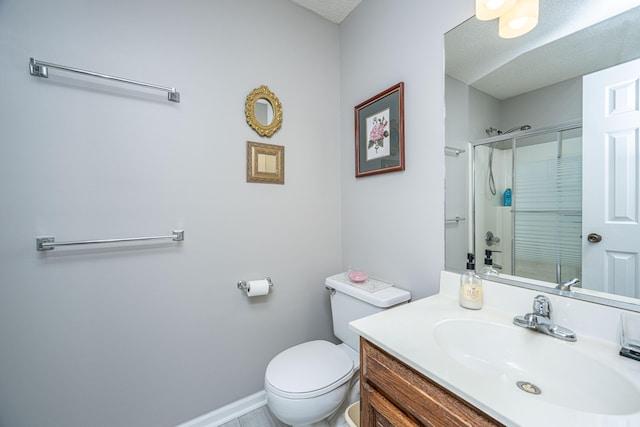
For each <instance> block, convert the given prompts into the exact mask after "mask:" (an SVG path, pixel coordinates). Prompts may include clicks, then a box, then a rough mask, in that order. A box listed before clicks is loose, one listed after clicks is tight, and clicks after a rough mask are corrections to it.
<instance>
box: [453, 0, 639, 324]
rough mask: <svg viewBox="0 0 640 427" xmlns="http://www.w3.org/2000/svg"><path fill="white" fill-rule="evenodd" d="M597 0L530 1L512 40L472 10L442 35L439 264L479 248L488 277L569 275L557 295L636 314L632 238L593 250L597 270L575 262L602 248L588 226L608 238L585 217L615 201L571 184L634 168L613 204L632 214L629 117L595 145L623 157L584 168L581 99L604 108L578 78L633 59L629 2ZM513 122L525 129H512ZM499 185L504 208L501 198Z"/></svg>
mask: <svg viewBox="0 0 640 427" xmlns="http://www.w3.org/2000/svg"><path fill="white" fill-rule="evenodd" d="M559 3H563V4H559ZM609 6H611V7H604V8H603V5H602V2H598V1H596V0H584V1H581V2H571V3H568V4H564V2H555V1H552V0H541V2H540V8H541V11H540V17H541V18H540V19H541V21H540V24H539V26H538V28H536V29H534V30H533V31H532V32H531V33H529V34H527V35H526V36H523V37H521V38H520V39H514V40H509V41H505V40H499V38H498V37H497V36H496V35H495V34H493V33H494V31H495V29H494V28H487V27H485V26H486V23H483V22H480V21H478V20H476V19H475V18H472V19H470V20H469V21H467V22H465V23H463V24H461V25H460V26H459V27H456V28H455V29H453V30H452V31H450V32H449V33H447V34H446V35H445V51H446V76H445V82H446V83H445V94H446V99H445V105H446V110H447V111H446V120H445V146H446V147H447V148H448V150H446V151H445V168H446V186H445V192H446V198H445V220H446V222H445V251H446V253H445V268H446V269H448V270H453V271H461V270H464V269H465V259H466V253H467V252H473V253H475V254H476V270H477V271H480V270H481V269H482V267H483V259H484V258H485V251H486V250H489V251H492V252H491V262H493V267H496V266H497V267H501V268H500V269H498V272H499V275H498V276H497V277H496V278H495V280H497V281H502V282H505V283H510V284H517V285H521V286H527V287H534V288H535V287H536V286H537V287H543V288H546V289H547V290H550V291H551V292H556V291H555V290H551V289H548V288H553V287H555V285H556V284H557V283H561V282H564V281H567V280H569V279H571V278H573V277H578V278H581V279H582V288H579V289H576V288H572V290H573V292H571V293H570V294H569V295H568V296H573V297H576V298H581V299H586V300H592V301H597V302H600V303H603V304H611V305H616V306H619V307H625V308H628V309H631V310H635V311H640V271H639V268H640V255H638V254H639V253H640V237H639V238H636V237H633V238H627V239H626V241H627V242H626V243H625V246H624V249H621V247H618V249H614V250H610V249H604V250H603V249H598V250H600V251H604V252H602V254H601V255H597V257H600V259H602V260H606V261H605V262H604V263H603V264H601V265H600V266H598V267H596V270H600V273H599V274H598V275H595V274H593V269H592V270H589V272H587V270H586V269H585V262H587V261H585V259H583V257H584V256H586V254H587V253H588V252H593V251H594V248H603V247H604V246H598V245H599V244H595V245H594V243H593V240H589V239H588V235H599V236H600V235H601V236H602V242H605V241H606V240H607V238H608V236H607V235H604V234H603V233H602V232H600V231H601V230H603V229H605V228H604V227H606V222H607V220H604V221H603V220H601V221H602V222H601V224H603V223H604V224H605V225H604V226H603V225H594V226H588V225H587V223H590V222H591V221H592V220H591V219H590V218H589V216H590V215H591V213H592V212H598V213H599V212H605V211H606V210H607V209H608V208H607V206H614V205H615V203H616V202H615V201H610V202H607V201H605V199H604V198H600V199H599V200H598V201H596V202H594V201H593V200H591V199H593V197H592V196H591V193H592V192H593V191H591V189H592V188H593V187H589V188H590V191H582V187H583V186H584V185H585V183H586V182H587V181H586V179H587V178H589V179H591V180H592V181H594V182H598V180H599V182H600V184H598V185H599V187H603V184H602V183H603V182H610V181H611V182H612V181H614V180H615V179H619V177H620V176H623V175H624V174H627V175H631V176H633V177H636V178H635V183H634V181H633V180H632V181H630V182H628V183H627V184H628V185H627V187H626V188H627V189H628V191H627V192H626V195H625V197H626V198H625V199H624V200H623V199H620V198H618V199H617V200H618V202H617V203H618V205H625V206H628V205H632V206H633V207H634V208H632V209H631V210H633V215H631V214H627V213H625V214H624V215H626V218H627V221H626V222H634V221H635V224H636V225H637V224H638V223H639V222H640V221H637V220H633V218H636V219H637V215H638V212H637V208H638V183H637V176H638V171H639V167H638V152H637V148H633V147H638V141H637V135H638V131H637V127H638V123H639V122H640V119H639V118H636V119H635V125H633V126H634V129H636V131H635V135H636V136H635V138H636V139H635V140H633V141H631V140H630V139H625V140H624V141H623V142H620V141H614V142H615V143H612V145H611V147H613V148H607V150H608V151H607V150H605V149H604V147H602V148H600V149H598V150H597V151H596V153H597V154H595V158H600V159H601V161H600V163H604V162H602V159H604V158H605V157H607V156H609V155H610V157H611V158H613V159H614V160H615V161H616V162H617V163H618V165H620V164H622V163H624V164H625V168H626V169H625V170H624V171H622V170H620V171H619V172H617V173H618V175H617V176H616V177H613V176H611V177H605V176H604V175H600V176H599V177H597V178H596V177H595V173H594V170H595V166H596V165H594V162H596V160H595V159H594V154H593V153H592V152H593V149H592V148H591V147H592V143H591V142H590V143H589V144H586V143H584V142H583V140H584V141H592V140H594V139H595V140H597V141H604V140H606V139H607V138H605V137H604V135H603V134H602V135H600V136H598V135H596V136H593V135H592V134H593V131H592V130H591V129H593V128H594V126H593V125H591V124H590V123H586V122H584V123H583V121H584V120H587V119H586V117H588V116H587V115H586V113H585V115H584V117H585V118H583V98H584V99H585V105H593V106H594V107H593V108H592V109H593V110H597V111H605V106H604V105H603V104H602V102H604V101H598V100H597V99H594V100H592V96H593V95H592V92H593V91H591V92H589V91H590V89H589V88H588V86H586V85H585V88H583V76H584V75H587V74H592V75H597V74H595V73H596V72H599V73H600V72H602V73H604V72H605V71H602V70H607V69H610V68H611V67H613V66H615V65H616V64H619V63H628V62H629V61H632V60H634V59H636V58H639V57H640V7H639V6H640V0H629V1H624V2H620V3H616V4H615V5H614V4H611V5H609ZM594 7H595V9H594ZM563 8H564V9H566V10H563ZM598 8H599V9H598ZM605 9H606V10H605ZM483 25H485V26H483ZM490 33H491V34H490ZM488 37H493V38H494V39H495V40H489V39H488ZM576 58H579V60H577V59H576ZM485 59H486V61H485ZM639 75H640V62H638V65H637V67H636V77H635V78H636V79H637V78H638V76H639ZM612 87H616V86H615V85H614V86H612ZM616 90H617V89H616ZM598 91H599V92H602V93H605V92H606V91H605V90H604V88H602V89H597V90H596V92H598ZM623 93H624V94H625V95H624V96H625V97H626V96H627V95H629V96H631V97H633V96H636V95H631V94H632V93H636V94H637V92H633V91H621V90H618V92H615V91H614V95H617V96H618V98H620V97H622V96H623ZM598 102H600V104H598ZM632 104H633V103H632ZM630 105H631V104H630ZM635 105H636V106H637V103H636V104H635ZM635 109H636V110H637V107H636V108H635ZM587 110H588V108H587V107H585V112H586V111H587ZM631 110H633V108H631ZM600 115H601V114H600ZM636 117H637V116H636ZM589 121H590V119H589ZM631 123H634V122H633V121H632V122H631ZM525 124H526V125H530V126H531V128H530V129H526V128H525V130H521V126H522V125H525ZM583 130H584V132H585V134H584V135H582V132H583ZM630 138H631V137H630ZM609 140H615V138H613V139H611V138H609ZM616 144H617V145H616ZM634 144H635V145H634ZM616 147H618V148H616ZM622 147H625V148H622ZM605 152H607V153H609V154H607V156H605ZM616 156H617V157H616ZM612 161H613V160H612ZM583 163H584V164H583ZM609 166H611V165H609ZM599 167H600V166H599ZM607 167H608V166H604V167H600V169H605V170H606V168H607ZM582 171H584V174H582ZM583 175H584V177H583ZM582 178H585V183H583V182H582ZM592 181H589V182H592ZM588 185H592V184H588ZM611 188H612V187H611ZM507 189H510V190H511V191H510V196H511V206H505V200H504V199H505V191H506V190H507ZM605 191H606V189H605ZM494 192H495V194H492V193H494ZM619 193H620V194H622V193H624V191H619ZM587 195H588V196H589V197H586V196H587ZM583 196H584V197H583ZM583 199H584V200H583ZM586 199H589V200H588V201H587V200H586ZM612 203H613V205H612ZM627 211H629V209H627ZM634 215H635V216H634ZM630 217H633V218H631V219H632V221H629V218H630ZM620 218H622V216H620ZM609 222H610V221H609ZM621 222H622V221H621ZM636 228H638V229H640V226H636ZM629 233H638V234H629ZM625 234H626V236H631V235H633V236H640V231H633V232H625ZM609 240H611V239H609ZM623 240H624V239H623ZM629 241H633V243H632V244H628V242H629ZM605 255H606V256H605ZM587 263H590V264H593V262H591V261H589V262H587ZM583 273H584V274H583ZM557 292H560V291H557ZM564 294H566V292H565V293H564Z"/></svg>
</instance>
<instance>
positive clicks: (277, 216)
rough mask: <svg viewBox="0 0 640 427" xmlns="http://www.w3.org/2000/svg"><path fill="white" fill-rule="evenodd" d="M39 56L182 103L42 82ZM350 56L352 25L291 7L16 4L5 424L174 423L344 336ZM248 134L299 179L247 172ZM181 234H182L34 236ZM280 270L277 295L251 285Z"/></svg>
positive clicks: (7, 153)
mask: <svg viewBox="0 0 640 427" xmlns="http://www.w3.org/2000/svg"><path fill="white" fill-rule="evenodd" d="M247 11H251V13H247ZM256 40H260V41H261V44H260V45H259V46H258V45H256V42H255V41H256ZM30 56H33V57H35V58H37V59H40V60H44V61H49V62H54V63H59V64H65V65H69V66H75V67H78V68H85V69H89V70H94V71H98V72H103V73H107V74H113V75H116V76H123V77H128V78H131V79H135V80H141V81H147V82H151V83H156V84H161V85H172V86H175V87H176V88H177V89H178V90H179V91H180V92H181V94H182V102H181V103H179V104H174V103H169V102H167V101H166V95H164V94H161V93H158V94H156V92H152V93H151V94H150V95H144V96H143V95H139V93H140V91H139V90H137V89H135V88H132V87H129V86H122V85H115V86H117V89H112V88H110V87H112V86H114V85H110V84H108V83H106V82H105V81H98V80H87V79H83V78H81V77H80V76H73V75H69V74H63V73H61V72H56V71H55V70H50V74H51V77H50V79H49V80H45V79H37V78H35V77H31V76H30V75H29V73H28V61H29V57H30ZM339 59H340V58H339V30H338V26H336V25H335V24H332V23H330V22H328V21H326V20H323V19H321V18H320V17H318V16H316V15H315V14H312V13H311V12H309V11H307V10H305V9H303V8H301V7H299V6H297V5H295V4H293V3H292V2H289V1H287V0H269V1H264V0H215V1H212V0H190V1H169V0H137V1H135V2H129V1H126V2H125V1H121V0H116V1H100V0H60V1H56V2H49V1H43V0H4V1H2V2H0V76H1V81H2V88H3V96H2V97H1V98H0V117H1V118H2V119H1V122H2V127H1V132H2V143H1V144H0V147H1V150H2V152H1V155H0V177H1V179H0V194H1V195H2V200H3V202H2V209H0V223H2V224H3V225H4V227H5V229H4V231H3V233H2V243H1V244H0V343H1V345H0V349H1V350H0V426H2V427H22V426H24V427H32V426H43V425H48V426H140V427H141V426H154V427H157V426H171V425H176V424H177V423H179V422H182V421H186V420H189V419H192V418H194V417H196V416H199V415H201V414H203V413H207V412H209V411H212V410H214V409H216V408H219V407H221V406H223V405H225V404H227V403H229V402H231V401H234V400H237V399H239V398H242V397H245V396H248V395H250V394H252V393H255V392H257V391H259V390H261V389H262V388H263V376H264V370H265V368H266V365H267V363H268V361H269V360H270V359H271V358H272V357H273V356H274V355H275V354H277V353H278V352H280V351H281V350H283V349H284V348H286V347H288V346H291V345H293V344H296V343H299V342H302V341H305V340H309V339H316V338H324V339H332V334H331V324H330V317H329V307H328V296H327V293H326V291H325V290H324V286H323V285H324V278H325V277H326V276H328V275H331V274H333V273H335V272H337V271H339V269H340V267H341V246H340V237H341V236H340V215H341V212H340V173H341V169H340V155H341V153H340V142H339V141H340V130H339V123H340V111H339V107H340V93H339V90H340V87H339V85H338V82H339V80H340V74H339V73H340V69H339ZM85 80H86V83H83V81H85ZM262 84H267V85H269V87H270V88H271V89H272V90H273V91H274V92H275V93H276V95H277V96H278V97H279V99H280V101H281V102H282V105H283V109H284V121H283V125H282V129H281V130H280V131H278V132H277V133H276V134H275V135H274V136H273V137H272V138H270V139H267V138H261V137H259V136H258V135H257V134H256V133H255V132H254V131H253V130H252V129H251V128H250V127H249V126H248V125H247V124H246V121H245V117H244V101H245V97H246V96H247V94H248V93H249V92H250V91H251V90H252V89H254V88H256V87H258V86H260V85H262ZM247 140H250V141H258V142H266V143H272V144H278V145H283V146H285V150H286V151H285V160H286V176H285V179H286V181H285V182H286V183H285V185H284V186H279V185H265V184H247V183H246V182H245V154H246V146H245V144H246V141H247ZM174 228H184V230H185V241H184V242H183V243H182V244H179V245H177V244H174V243H168V244H166V243H165V244H152V245H148V244H147V245H143V244H141V245H131V246H127V247H125V248H118V249H114V248H111V249H107V248H105V247H100V248H98V247H95V248H88V247H86V248H82V249H77V248H76V249H72V248H67V249H64V248H63V249H60V248H58V249H56V250H55V251H52V252H50V253H37V252H36V251H35V238H36V236H40V235H55V237H56V239H57V240H59V241H64V240H81V239H91V238H111V237H133V236H149V235H162V234H170V233H171V230H172V229H174ZM264 276H271V277H272V278H273V281H274V283H275V290H274V292H273V293H272V294H271V295H270V296H268V297H266V298H259V299H252V300H249V299H248V298H247V297H246V296H244V295H243V294H242V293H241V292H240V291H239V290H238V289H236V282H237V281H238V280H240V279H254V278H262V277H264Z"/></svg>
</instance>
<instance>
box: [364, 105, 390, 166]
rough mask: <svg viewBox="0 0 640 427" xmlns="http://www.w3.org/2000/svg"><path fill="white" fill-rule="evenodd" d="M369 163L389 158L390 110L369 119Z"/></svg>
mask: <svg viewBox="0 0 640 427" xmlns="http://www.w3.org/2000/svg"><path fill="white" fill-rule="evenodd" d="M367 135H368V136H369V138H368V142H367V161H370V160H373V159H379V158H381V157H386V156H388V155H389V154H390V153H391V151H390V144H389V109H388V108H387V109H385V110H383V111H381V112H379V113H378V114H375V115H373V116H371V117H368V118H367Z"/></svg>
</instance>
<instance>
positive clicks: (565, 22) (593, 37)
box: [445, 0, 640, 99]
mask: <svg viewBox="0 0 640 427" xmlns="http://www.w3.org/2000/svg"><path fill="white" fill-rule="evenodd" d="M638 6H640V0H617V1H615V2H613V1H603V0H540V22H539V23H538V26H537V27H536V28H534V29H533V31H531V32H530V33H528V34H525V35H524V36H521V37H518V38H515V39H509V40H507V39H501V38H500V37H498V21H497V20H493V21H479V20H477V19H475V18H471V19H469V20H468V21H466V22H464V23H463V24H461V25H459V26H458V27H456V28H454V29H453V30H451V31H450V32H448V33H447V35H446V37H445V49H446V54H445V58H446V73H447V75H449V76H451V77H453V78H455V79H457V80H460V81H462V82H464V83H467V84H469V85H471V86H473V87H475V88H476V89H478V90H481V91H483V92H485V93H488V94H490V95H492V96H494V97H496V98H498V99H506V98H510V97H512V96H516V95H520V94H522V93H526V92H529V91H531V90H535V89H539V88H541V87H545V86H549V85H550V84H553V83H557V82H560V81H563V80H567V79H569V78H573V77H577V76H581V75H584V74H588V73H591V72H593V71H597V70H600V69H603V68H607V67H610V66H611V65H614V64H619V63H621V62H625V61H628V60H631V59H635V58H638V57H640V43H638V40H640V8H638ZM634 7H635V9H632V8H634ZM629 9H631V10H629ZM625 11H626V12H625ZM622 12H625V13H623V14H621V13H622ZM611 17H613V18H611ZM607 18H611V19H607ZM532 70H535V72H531V71H532Z"/></svg>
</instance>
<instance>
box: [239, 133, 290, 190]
mask: <svg viewBox="0 0 640 427" xmlns="http://www.w3.org/2000/svg"><path fill="white" fill-rule="evenodd" d="M247 182H257V183H262V184H284V147H283V146H281V145H273V144H263V143H260V142H252V141H247Z"/></svg>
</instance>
